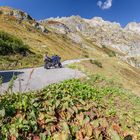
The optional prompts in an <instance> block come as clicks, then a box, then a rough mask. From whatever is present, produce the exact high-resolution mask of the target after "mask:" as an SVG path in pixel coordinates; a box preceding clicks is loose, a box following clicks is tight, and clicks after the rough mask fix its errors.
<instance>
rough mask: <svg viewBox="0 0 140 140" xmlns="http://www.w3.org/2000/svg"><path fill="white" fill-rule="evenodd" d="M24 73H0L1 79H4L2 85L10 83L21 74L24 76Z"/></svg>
mask: <svg viewBox="0 0 140 140" xmlns="http://www.w3.org/2000/svg"><path fill="white" fill-rule="evenodd" d="M23 73H24V72H20V71H19V72H18V71H7V72H4V71H3V72H0V77H1V78H2V83H7V82H9V81H10V80H11V79H12V77H13V76H18V75H20V74H23Z"/></svg>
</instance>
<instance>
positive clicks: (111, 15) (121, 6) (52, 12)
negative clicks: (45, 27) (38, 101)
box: [0, 0, 140, 27]
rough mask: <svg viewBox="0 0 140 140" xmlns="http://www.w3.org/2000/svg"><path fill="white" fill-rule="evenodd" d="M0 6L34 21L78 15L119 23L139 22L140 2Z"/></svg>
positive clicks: (12, 2) (10, 1) (18, 1)
mask: <svg viewBox="0 0 140 140" xmlns="http://www.w3.org/2000/svg"><path fill="white" fill-rule="evenodd" d="M0 6H10V7H13V8H17V9H21V10H23V11H25V12H27V13H28V14H30V15H31V16H32V17H33V18H35V19H36V20H40V19H46V18H49V17H63V16H71V15H80V16H81V17H83V18H88V19H89V18H93V17H102V18H103V19H104V20H108V21H112V22H119V23H120V24H121V25H122V26H123V27H124V26H125V25H126V24H127V23H129V22H140V0H0Z"/></svg>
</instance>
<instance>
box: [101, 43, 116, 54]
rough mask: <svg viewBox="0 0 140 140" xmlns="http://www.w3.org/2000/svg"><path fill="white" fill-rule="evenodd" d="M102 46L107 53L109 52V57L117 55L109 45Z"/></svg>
mask: <svg viewBox="0 0 140 140" xmlns="http://www.w3.org/2000/svg"><path fill="white" fill-rule="evenodd" d="M102 47H103V50H104V51H105V53H107V55H108V56H109V57H115V56H116V53H115V52H114V51H113V50H111V49H109V48H108V47H106V46H104V45H103V46H102Z"/></svg>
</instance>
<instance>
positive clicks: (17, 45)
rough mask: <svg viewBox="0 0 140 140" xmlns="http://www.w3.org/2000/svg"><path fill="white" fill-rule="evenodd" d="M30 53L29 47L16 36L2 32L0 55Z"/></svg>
mask: <svg viewBox="0 0 140 140" xmlns="http://www.w3.org/2000/svg"><path fill="white" fill-rule="evenodd" d="M28 52H29V46H28V45H26V44H24V43H23V41H22V40H21V39H19V38H17V37H15V36H12V35H10V34H8V33H6V32H3V31H0V55H9V54H17V53H18V54H22V55H26V53H28Z"/></svg>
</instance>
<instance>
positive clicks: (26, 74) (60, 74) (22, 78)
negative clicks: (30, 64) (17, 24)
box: [0, 58, 90, 94]
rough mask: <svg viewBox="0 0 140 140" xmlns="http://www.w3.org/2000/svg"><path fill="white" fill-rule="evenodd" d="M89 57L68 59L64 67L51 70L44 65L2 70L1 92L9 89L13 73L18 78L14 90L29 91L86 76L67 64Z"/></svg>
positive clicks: (0, 75)
mask: <svg viewBox="0 0 140 140" xmlns="http://www.w3.org/2000/svg"><path fill="white" fill-rule="evenodd" d="M89 59H90V58H87V59H86V58H85V59H75V60H67V61H64V62H63V63H62V65H63V68H56V69H49V70H47V69H44V68H43V67H39V68H28V69H19V70H8V71H0V77H2V78H3V83H2V86H1V87H0V93H1V94H2V93H4V91H6V90H7V89H8V87H9V84H10V81H11V78H12V77H13V75H15V76H17V79H16V80H15V81H14V85H13V88H12V91H13V92H27V91H34V90H39V89H42V88H44V87H46V86H47V85H49V84H53V83H59V82H61V81H64V80H68V79H72V78H80V77H83V76H85V74H83V73H82V72H80V71H78V70H73V69H70V68H67V67H66V65H68V64H71V63H76V62H80V61H82V60H89Z"/></svg>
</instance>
